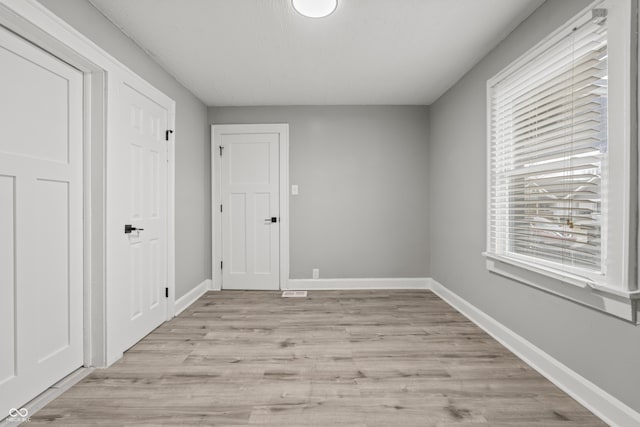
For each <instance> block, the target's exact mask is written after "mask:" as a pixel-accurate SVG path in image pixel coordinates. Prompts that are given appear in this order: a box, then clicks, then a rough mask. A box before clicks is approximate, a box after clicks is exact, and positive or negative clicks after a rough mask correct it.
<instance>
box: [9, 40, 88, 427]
mask: <svg viewBox="0 0 640 427" xmlns="http://www.w3.org/2000/svg"><path fill="white" fill-rule="evenodd" d="M0 64H2V67H1V69H2V72H1V75H0V76H1V77H0V94H1V95H0V129H1V130H2V134H1V135H0V343H2V344H1V345H0V414H2V417H4V416H6V414H8V413H9V411H10V410H11V408H20V407H21V406H22V405H24V404H25V403H26V402H28V401H29V400H31V399H32V398H34V397H35V396H37V395H38V394H40V393H41V392H43V391H44V390H45V389H46V388H48V387H49V386H51V385H52V384H54V383H55V382H57V381H58V380H60V379H62V378H63V377H65V376H66V375H68V374H69V373H71V372H72V371H74V370H75V369H77V368H79V367H80V366H81V365H82V363H83V342H82V339H83V336H82V329H83V324H82V320H83V311H82V303H83V297H82V289H83V283H82V278H83V276H82V273H83V271H82V263H83V248H82V232H83V212H82V206H83V203H82V198H83V187H82V114H83V113H82V102H83V95H82V90H83V89H82V87H83V77H82V73H81V72H80V71H78V70H76V69H75V68H73V67H71V66H69V65H68V64H66V63H64V62H62V61H60V60H58V59H57V58H55V57H53V56H52V55H50V54H48V53H47V52H45V51H43V50H41V49H39V48H37V47H35V46H33V45H32V44H30V43H28V42H26V41H24V40H22V39H20V38H19V37H17V36H15V35H13V34H12V33H9V32H7V31H5V30H3V29H1V28H0ZM12 412H15V411H12ZM2 417H0V418H2Z"/></svg>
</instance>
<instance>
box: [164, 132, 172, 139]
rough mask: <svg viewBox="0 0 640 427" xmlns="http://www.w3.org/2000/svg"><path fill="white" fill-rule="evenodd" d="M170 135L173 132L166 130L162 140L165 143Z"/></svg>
mask: <svg viewBox="0 0 640 427" xmlns="http://www.w3.org/2000/svg"><path fill="white" fill-rule="evenodd" d="M172 133H173V131H172V130H171V129H167V130H166V131H165V132H164V140H165V141H168V140H169V134H172Z"/></svg>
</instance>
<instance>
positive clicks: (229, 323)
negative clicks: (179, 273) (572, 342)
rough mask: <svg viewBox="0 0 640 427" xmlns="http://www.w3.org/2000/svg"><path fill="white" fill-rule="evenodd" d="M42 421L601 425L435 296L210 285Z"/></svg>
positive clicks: (36, 418) (37, 419) (45, 412)
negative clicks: (301, 294) (297, 292)
mask: <svg viewBox="0 0 640 427" xmlns="http://www.w3.org/2000/svg"><path fill="white" fill-rule="evenodd" d="M40 424H52V425H61V426H78V425H82V426H89V425H104V426H151V425H171V426H178V425H182V426H190V425H199V426H200V425H211V426H213V425H228V426H232V425H233V426H237V425H271V426H288V425H294V426H306V425H313V426H341V425H349V426H462V425H468V424H474V425H481V426H482V425H484V426H486V425H491V426H524V425H526V426H600V425H604V424H603V423H602V422H601V421H600V420H599V419H598V418H596V417H595V416H594V415H592V414H591V413H590V412H589V411H588V410H586V409H585V408H584V407H582V406H581V405H580V404H578V403H577V402H575V401H574V400H573V399H571V398H570V397H569V396H567V395H566V394H565V393H563V392H562V391H560V390H559V389H558V388H556V387H555V386H554V385H553V384H551V383H550V382H549V381H547V380H546V379H544V378H543V377H542V376H540V375H539V374H538V373H536V372H535V371H534V370H532V369H531V368H529V367H528V366H527V365H525V364H524V363H523V362H522V361H520V360H519V359H518V358H517V357H516V356H514V355H513V354H511V353H510V352H509V351H508V350H506V349H505V348H504V347H502V346H501V345H500V344H498V343H497V342H496V341H495V340H493V339H492V338H491V337H489V336H488V335H487V334H485V333H484V332H483V331H482V330H480V329H479V328H478V327H476V326H475V325H474V324H472V323H471V322H469V321H468V320H466V319H465V318H464V317H463V316H462V315H460V314H459V313H457V312H456V311H455V310H453V309H452V308H451V307H449V306H448V305H447V304H446V303H445V302H443V301H442V300H440V299H439V298H438V297H437V296H435V295H434V294H433V293H431V292H428V291H314V292H309V297H308V298H281V297H280V293H279V292H245V291H223V292H209V293H207V294H205V295H204V296H203V297H202V298H201V299H200V300H198V301H197V302H196V303H195V304H193V305H192V306H191V307H190V308H188V309H187V310H186V311H185V312H183V313H182V314H181V315H180V316H178V317H176V318H174V319H173V320H171V321H170V322H167V323H165V324H163V325H162V326H160V327H159V328H158V329H156V330H155V331H154V332H153V333H151V334H150V335H148V336H147V337H145V338H144V339H143V340H142V341H140V342H139V343H138V344H136V345H135V346H134V347H132V348H131V349H130V350H129V351H127V352H126V353H125V355H124V358H123V359H122V360H120V361H118V362H117V363H116V364H114V365H113V366H112V367H110V368H108V369H104V370H96V371H95V372H94V373H92V374H91V375H90V376H89V377H87V378H85V379H84V380H83V381H82V382H80V383H79V384H77V385H76V386H74V387H73V388H71V389H70V390H69V391H68V392H66V393H65V394H63V395H62V396H60V397H59V398H58V399H56V400H55V401H53V402H52V403H50V404H49V405H48V406H46V407H45V408H43V409H42V410H40V411H39V412H37V413H36V414H34V415H32V417H31V423H30V424H29V425H40Z"/></svg>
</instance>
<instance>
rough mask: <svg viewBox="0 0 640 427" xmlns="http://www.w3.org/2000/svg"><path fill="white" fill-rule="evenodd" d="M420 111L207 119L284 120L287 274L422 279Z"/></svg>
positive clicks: (255, 110)
mask: <svg viewBox="0 0 640 427" xmlns="http://www.w3.org/2000/svg"><path fill="white" fill-rule="evenodd" d="M428 114H429V111H428V108H427V107H407V106H389V107H371V106H367V107H361V106H353V107H338V106H329V107H222V108H210V109H209V118H210V120H211V123H215V124H223V123H226V124H232V123H289V130H290V162H289V163H290V171H289V175H290V183H291V184H298V185H299V186H300V195H298V196H291V199H290V200H291V207H290V213H291V228H290V232H291V238H290V245H291V246H290V250H291V277H292V278H310V277H311V270H312V269H313V268H319V269H320V277H321V278H368V277H427V276H429V269H428V259H429V244H428V242H429V236H428V220H427V219H428V216H427V214H426V213H427V212H428V197H427V182H428V177H427V168H426V163H427V158H428V155H427V150H428V141H427V138H428V117H429V116H428Z"/></svg>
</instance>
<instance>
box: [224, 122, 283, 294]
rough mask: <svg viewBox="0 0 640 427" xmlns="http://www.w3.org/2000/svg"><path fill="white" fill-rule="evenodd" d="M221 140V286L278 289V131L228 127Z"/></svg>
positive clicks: (225, 287) (228, 287)
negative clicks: (233, 130) (232, 130)
mask: <svg viewBox="0 0 640 427" xmlns="http://www.w3.org/2000/svg"><path fill="white" fill-rule="evenodd" d="M220 146H221V147H222V149H221V152H222V159H221V178H222V179H221V196H222V205H223V208H222V262H223V263H222V288H223V289H263V290H269V289H270V290H274V289H279V288H280V274H279V265H280V255H279V227H280V220H279V216H280V214H279V206H280V193H279V176H280V169H279V134H278V133H250V132H247V133H226V132H225V133H223V134H222V135H221V138H220ZM218 149H220V148H218Z"/></svg>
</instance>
